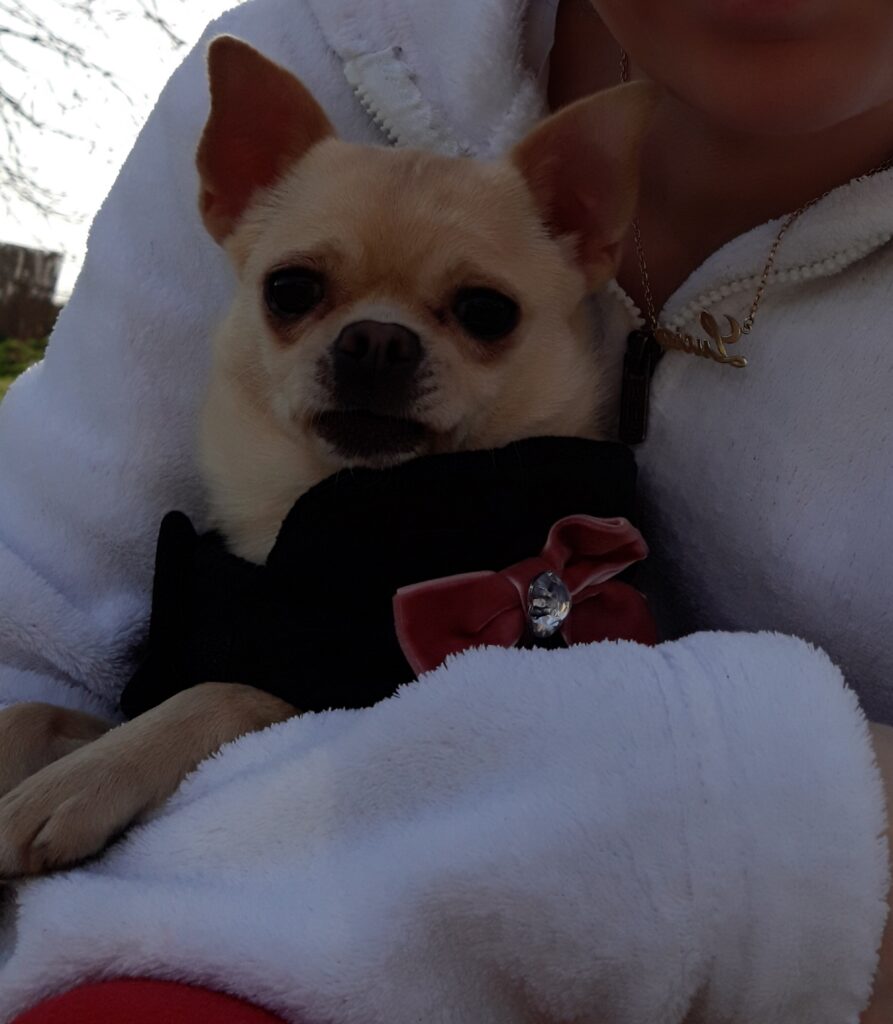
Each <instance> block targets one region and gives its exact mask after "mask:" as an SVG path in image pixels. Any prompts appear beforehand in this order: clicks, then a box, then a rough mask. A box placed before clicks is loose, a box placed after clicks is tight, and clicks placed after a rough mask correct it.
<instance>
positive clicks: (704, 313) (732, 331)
mask: <svg viewBox="0 0 893 1024" xmlns="http://www.w3.org/2000/svg"><path fill="white" fill-rule="evenodd" d="M587 6H588V4H587ZM620 77H621V81H623V82H628V81H629V56H628V55H627V53H626V51H625V50H621V57H620ZM891 166H893V157H890V158H888V159H887V160H885V161H884V162H883V163H882V164H879V165H878V166H877V167H873V168H872V169H871V170H870V171H866V172H865V173H864V174H860V175H858V176H857V177H855V178H852V179H851V183H855V182H859V181H862V180H864V179H865V178H870V177H871V176H872V175H874V174H878V173H880V172H881V171H885V170H888V169H889V168H890V167H891ZM836 187H837V186H835V188H836ZM833 191H834V189H833V188H831V189H828V190H827V191H826V192H823V193H822V194H821V195H820V196H816V197H815V198H814V199H810V200H809V202H807V203H804V204H803V205H802V206H799V207H798V208H797V209H796V210H794V212H793V213H789V214H788V216H787V217H785V219H784V221H782V225H781V227H780V228H779V230H778V234H777V235H776V236H775V239H774V240H773V242H772V245H771V246H770V248H769V253H768V255H767V256H766V262H765V264H764V266H763V271H762V273H761V274H760V280H759V283H758V284H757V290H756V294H755V295H754V298H753V302H752V303H751V305H750V310H749V312H748V314H747V316H746V317H745V318H744V320H743V321H741V322H740V323H739V322H738V320H736V319H735V317H733V316H729V315H728V314H723V315H724V317H725V320H726V321H727V323H728V331H727V333H725V334H724V333H723V329H722V328H721V327H720V325H719V323H718V322H717V320H716V318H715V317H714V316H713V315H712V314H711V313H710V312H709V311H708V310H706V309H702V310H701V314H700V316H699V318H698V321H699V323H700V325H701V329H702V330H703V332H704V335H705V336H704V337H697V336H695V335H693V334H687V333H685V332H683V331H681V330H672V329H670V328H669V327H661V326H660V323H659V321H658V318H657V313H656V311H655V308H654V296H653V295H652V292H651V279H650V277H649V275H648V263H647V261H646V259H645V249H644V247H643V245H642V231H641V228H640V226H639V220H638V218H636V219H635V220H634V221H633V225H632V228H633V241H634V243H635V247H636V257H637V259H638V263H639V274H640V276H641V279H642V290H643V291H644V293H645V311H646V313H647V315H648V326H647V327H644V328H642V327H640V328H638V329H637V330H635V331H633V332H632V334H630V336H629V338H628V339H627V346H626V355H625V357H624V361H623V386H622V391H621V399H620V424H619V435H620V440H621V441H624V442H625V443H626V444H639V443H640V442H642V441H644V440H645V434H646V432H647V427H648V399H649V392H650V389H651V387H650V386H651V377H652V376H653V374H654V370H655V368H656V367H657V364H658V362H659V360H660V359H661V357H662V356H663V354H664V352H665V351H667V349H675V350H676V351H679V352H685V353H689V354H691V355H696V356H701V357H702V358H704V359H711V360H713V361H714V362H716V363H721V364H723V365H724V366H731V367H734V368H735V369H742V370H743V369H744V368H745V367H746V366H747V358H746V357H745V356H739V355H732V354H731V353H730V352H729V350H728V347H727V346H729V345H734V344H737V342H738V341H740V340H741V337H742V335H747V334H750V332H751V330H752V329H753V325H754V321H755V320H756V316H757V311H758V310H759V308H760V303H761V302H762V301H763V293H764V292H765V291H766V285H767V283H768V281H769V275H770V274H771V273H772V268H773V267H774V266H775V257H776V256H777V254H778V249H779V246H780V245H781V242H782V239H783V238H784V236H785V235H786V234H787V233H788V231H789V229H790V228H791V227H792V226H793V224H794V223H795V222H796V221H797V220H799V219H800V217H802V216H803V214H804V213H806V211H807V210H809V209H811V208H812V207H813V206H815V205H816V204H817V203H819V202H821V201H822V200H823V199H824V198H825V197H826V196H828V195H830V194H831V192H833Z"/></svg>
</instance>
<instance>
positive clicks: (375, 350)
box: [314, 320, 428, 460]
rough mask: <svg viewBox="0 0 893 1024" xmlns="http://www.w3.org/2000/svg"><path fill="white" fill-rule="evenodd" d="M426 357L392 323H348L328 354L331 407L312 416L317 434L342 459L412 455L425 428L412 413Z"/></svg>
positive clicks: (418, 343)
mask: <svg viewBox="0 0 893 1024" xmlns="http://www.w3.org/2000/svg"><path fill="white" fill-rule="evenodd" d="M423 358H424V349H423V347H422V343H421V340H420V339H419V336H418V335H417V334H416V333H415V331H412V330H410V329H409V328H408V327H404V326H403V325H402V324H396V323H380V322H378V321H376V320H360V321H357V322H356V323H352V324H348V326H347V327H345V328H344V330H342V331H341V333H340V334H339V335H338V337H337V338H336V339H335V341H334V343H333V345H332V349H331V367H332V377H331V379H332V397H333V398H334V401H335V408H334V409H331V410H327V411H326V412H323V413H321V414H320V415H319V416H317V417H315V419H314V425H315V428H316V431H317V433H318V434H319V435H320V437H322V438H323V439H324V440H325V441H327V442H328V443H329V444H330V445H332V447H333V448H334V449H335V450H336V451H337V452H339V454H341V455H343V456H346V457H354V458H359V459H363V460H367V459H373V460H374V459H376V458H379V457H382V456H384V457H388V456H399V455H405V454H409V453H413V452H416V451H418V450H419V448H420V447H421V446H422V444H423V442H424V440H425V438H426V436H427V435H428V429H427V428H426V427H425V426H424V425H423V424H422V423H419V422H418V421H417V420H414V419H412V418H411V416H410V413H411V410H412V406H413V403H414V401H415V400H416V399H417V398H418V395H419V391H420V388H419V379H420V370H421V366H422V362H423Z"/></svg>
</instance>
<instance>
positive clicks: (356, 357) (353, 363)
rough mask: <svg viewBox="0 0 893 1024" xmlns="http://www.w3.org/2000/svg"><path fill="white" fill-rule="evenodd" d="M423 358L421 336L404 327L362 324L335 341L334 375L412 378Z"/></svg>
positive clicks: (367, 321) (368, 322)
mask: <svg viewBox="0 0 893 1024" xmlns="http://www.w3.org/2000/svg"><path fill="white" fill-rule="evenodd" d="M421 356H422V343H421V342H420V341H419V336H418V335H417V334H416V333H415V332H414V331H411V330H409V328H408V327H404V326H403V325H402V324H383V323H379V322H378V321H377V320H360V321H358V322H357V323H355V324H348V326H347V327H345V328H344V330H343V331H342V332H341V333H340V334H339V335H338V337H337V338H336V339H335V371H336V373H338V374H346V375H348V376H349V377H373V376H374V377H381V378H382V379H384V378H385V377H400V376H409V375H411V374H412V373H413V371H414V370H415V368H416V366H418V364H419V361H420V359H421Z"/></svg>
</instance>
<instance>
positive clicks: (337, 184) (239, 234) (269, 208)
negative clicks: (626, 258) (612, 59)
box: [0, 39, 654, 877]
mask: <svg viewBox="0 0 893 1024" xmlns="http://www.w3.org/2000/svg"><path fill="white" fill-rule="evenodd" d="M209 65H210V71H211V92H212V113H211V116H210V118H209V121H208V125H207V126H206V129H205V133H204V135H203V137H202V141H201V145H200V147H199V154H198V166H199V170H200V174H201V190H200V208H201V211H202V215H203V217H204V219H205V223H206V226H207V227H208V230H209V232H210V233H211V234H212V235H213V237H214V238H216V239H217V240H218V241H220V242H221V243H222V244H224V246H225V248H226V250H227V252H228V253H229V255H230V257H231V260H232V263H233V266H234V268H235V271H236V275H237V279H238V283H237V289H236V295H235V299H234V302H233V305H232V308H231V309H230V312H229V314H228V316H227V317H226V319H225V321H224V323H223V324H222V326H221V328H220V330H219V331H218V333H217V337H216V339H215V344H214V360H213V369H212V374H211V381H210V386H209V390H208V396H207V401H206V404H205V407H204V410H203V413H202V419H201V444H200V448H201V463H202V472H203V475H204V478H205V482H206V484H207V488H208V494H209V497H210V506H211V512H212V518H213V521H214V525H215V526H217V527H218V528H219V529H221V530H222V532H223V533H224V535H225V536H226V537H227V540H228V543H229V546H230V548H231V549H232V550H233V551H234V552H235V553H237V554H239V555H241V556H242V557H244V558H247V559H250V560H253V561H256V562H262V561H263V560H264V559H265V557H266V555H267V554H268V552H269V550H270V548H271V547H272V545H273V542H274V540H275V538H276V534H277V532H278V529H279V526H280V524H281V523H282V521H283V519H284V518H285V515H286V513H287V512H288V510H289V509H290V508H291V506H292V505H293V504H294V502H295V501H296V500H297V498H298V497H300V495H301V494H302V493H303V492H304V491H306V490H307V489H308V488H309V487H311V486H312V485H313V484H315V483H317V482H319V481H320V480H322V479H324V478H325V477H327V476H329V475H331V474H332V473H334V472H336V471H337V470H339V469H341V468H343V467H344V466H345V465H349V464H350V465H353V464H357V463H358V462H359V461H360V460H358V459H356V458H345V457H344V456H342V455H339V454H338V452H337V451H336V450H335V449H334V448H333V447H332V446H331V445H330V444H328V443H327V442H326V441H324V440H323V439H322V437H321V436H320V435H319V434H318V433H317V431H316V429H315V423H316V420H317V417H318V416H319V415H320V414H321V413H324V412H326V411H327V410H329V409H331V407H332V403H333V395H332V392H331V387H330V384H329V383H328V382H327V375H326V367H327V365H328V363H327V360H328V359H329V357H330V350H331V346H332V344H333V341H334V339H336V338H337V337H338V335H339V332H340V331H341V330H342V328H344V327H346V326H347V325H348V324H351V323H355V322H357V321H361V320H376V321H379V322H385V323H397V324H400V325H403V326H404V327H405V328H408V329H410V330H412V331H414V332H415V333H416V334H417V335H418V336H419V338H420V339H422V342H423V346H424V353H425V362H424V370H425V374H426V376H425V389H424V392H423V393H422V394H421V395H420V396H419V397H417V398H416V399H415V406H414V408H412V409H411V410H410V411H409V415H410V418H411V419H413V420H415V421H416V422H418V423H422V424H424V425H425V427H427V428H428V429H427V433H426V434H425V440H424V441H423V442H420V444H419V446H418V447H417V448H416V449H415V450H413V451H410V452H401V453H400V454H399V455H394V454H386V453H384V454H380V455H371V456H368V457H366V458H365V460H364V461H365V463H366V464H368V465H376V466H384V465H389V464H392V463H394V462H396V461H400V460H403V459H406V458H411V457H413V456H415V455H420V454H424V453H426V452H438V451H458V450H463V449H486V448H493V447H499V446H502V445H505V444H507V443H509V442H511V441H514V440H518V439H520V438H523V437H528V436H533V435H544V434H553V435H565V436H581V437H597V436H599V434H600V432H601V431H602V429H603V424H602V423H601V422H600V410H601V409H602V408H603V407H604V400H603V398H604V395H603V389H604V387H605V385H604V381H603V380H602V379H601V378H600V375H599V370H598V366H597V363H596V360H595V356H594V353H593V352H592V350H591V347H590V340H589V339H590V325H589V324H588V323H587V318H586V301H585V300H586V297H587V295H588V293H589V292H590V291H591V290H592V289H593V288H595V287H597V286H598V285H600V284H602V283H604V282H605V281H606V280H607V279H608V278H609V276H610V275H611V274H612V272H613V270H614V267H615V263H616V258H617V251H618V244H619V240H620V239H621V238H622V237H623V234H624V232H625V230H626V228H627V227H628V222H629V220H630V218H631V217H632V214H633V210H634V206H635V197H636V174H635V166H636V162H637V157H638V151H639V147H640V142H641V138H642V135H643V133H644V128H645V124H646V121H647V118H648V113H649V111H650V108H651V106H652V104H653V101H654V95H653V91H652V90H651V89H650V88H649V87H648V86H643V85H632V86H625V87H622V88H621V89H618V90H613V91H612V92H611V93H610V94H605V95H601V96H599V97H594V98H593V99H591V100H584V101H581V102H579V103H577V104H574V105H573V106H572V107H570V108H568V109H567V110H566V111H563V112H561V113H559V114H557V115H555V116H554V117H553V118H550V119H549V120H547V121H546V122H544V124H543V125H541V126H540V127H538V128H537V129H536V130H535V131H534V132H533V133H531V135H530V136H528V138H527V139H525V140H523V141H522V142H521V143H520V144H519V146H518V147H517V148H516V149H515V151H514V152H513V153H512V154H510V155H509V157H508V158H507V159H505V160H504V161H501V162H496V163H490V164H484V163H479V162H474V161H471V160H461V159H452V158H447V157H442V156H436V155H433V154H428V153H422V152H417V151H410V150H403V151H395V150H386V149H381V148H372V147H363V146H356V145H351V144H348V143H345V142H342V141H339V140H337V139H335V138H333V137H332V133H331V126H330V124H329V122H328V119H327V118H326V116H325V114H324V113H323V112H322V111H321V110H320V108H319V107H318V105H317V104H316V102H315V101H314V100H313V98H312V97H311V96H310V94H309V93H308V92H307V90H306V89H305V88H304V87H303V86H302V85H300V83H298V82H297V81H296V80H295V79H294V78H293V77H292V76H291V75H289V74H288V72H286V71H284V69H282V68H279V67H277V66H276V65H274V64H272V63H271V62H269V61H267V60H266V59H265V58H263V57H261V56H260V55H259V54H257V53H255V51H253V50H252V49H251V48H250V47H248V46H246V44H244V43H240V42H238V41H237V40H232V39H222V40H217V41H215V42H214V43H212V46H211V54H210V62H209ZM271 94H275V96H276V101H275V110H274V114H275V116H263V117H254V116H252V111H256V110H258V109H261V108H263V109H267V107H265V104H267V103H268V101H269V100H270V95H271ZM233 139H235V140H237V142H238V147H237V150H238V155H237V156H234V155H233V154H234V149H233V146H232V145H231V143H232V140H233ZM294 265H301V266H311V267H313V268H314V269H315V270H317V271H319V272H321V273H323V274H324V275H325V279H326V297H325V300H324V301H323V302H322V303H321V305H320V306H319V307H318V308H316V309H314V310H313V311H312V312H311V313H309V314H308V315H307V316H305V317H303V318H301V319H299V320H297V321H296V322H293V323H290V324H289V325H287V326H286V325H283V323H282V322H277V321H276V320H275V318H271V317H270V316H269V314H268V312H267V311H266V310H265V307H264V302H263V282H264V280H265V278H266V277H267V275H268V274H269V273H270V272H271V271H272V270H274V269H276V268H280V267H283V266H294ZM469 287H475V288H478V287H486V288H495V289H497V290H498V291H500V292H502V293H504V294H506V295H508V296H510V297H511V298H513V299H514V300H515V301H516V302H517V303H518V304H519V305H520V307H521V319H520V321H519V324H518V326H517V328H516V329H515V330H514V331H513V332H512V333H511V334H510V335H509V336H507V337H506V338H504V339H502V340H500V341H499V342H497V343H494V344H483V343H481V342H479V341H476V340H475V339H474V338H472V337H470V336H469V335H468V334H467V333H465V332H464V331H463V329H462V328H461V326H460V325H459V324H458V323H457V322H455V318H454V317H453V316H452V314H451V304H452V302H453V297H454V296H455V295H456V293H457V291H458V290H459V289H460V288H469ZM14 710H18V713H19V714H20V716H22V721H24V720H26V719H27V717H28V712H27V711H25V710H19V709H14ZM296 713H297V711H296V709H294V708H292V707H291V706H290V705H288V704H285V703H284V702H283V701H280V700H278V699H277V698H273V697H271V696H269V695H268V694H265V693H263V692H262V691H258V690H254V689H252V688H251V687H247V686H238V685H235V684H213V683H206V684H204V685H203V686H198V687H194V688H193V689H191V690H188V691H185V692H183V693H181V694H178V695H177V696H176V697H173V698H171V699H170V700H168V701H166V702H165V703H163V704H161V705H160V706H158V707H157V708H155V709H153V710H152V711H150V712H148V713H146V714H144V715H141V716H140V717H139V718H137V719H135V720H134V721H132V722H129V723H127V724H125V725H122V726H119V727H118V728H116V729H113V730H111V731H110V732H108V733H106V735H104V736H102V737H101V738H100V739H98V740H96V741H95V742H94V743H92V744H90V745H89V746H85V747H83V748H82V749H79V750H76V751H75V752H74V753H70V754H68V756H65V757H63V758H62V759H61V760H58V761H55V763H49V762H51V761H53V760H54V758H56V757H59V756H60V755H61V753H62V752H64V751H63V749H62V746H61V745H60V740H58V739H55V740H46V739H45V738H44V739H40V738H39V737H34V735H33V730H32V732H28V733H27V734H26V733H24V732H23V733H22V734H21V736H20V738H19V739H18V740H17V745H16V747H15V749H14V750H13V751H12V753H11V755H9V757H7V755H6V751H5V750H4V758H6V759H7V760H9V761H10V762H11V763H12V764H13V767H12V769H11V771H12V775H11V776H10V777H11V779H12V781H13V784H14V783H15V781H17V779H18V778H21V777H23V776H26V775H29V774H30V772H32V771H35V770H36V769H37V768H40V770H39V771H37V773H36V774H34V775H33V776H32V777H31V778H28V779H27V780H26V781H25V782H23V783H22V784H21V785H20V786H18V788H17V789H15V790H14V791H13V792H12V793H10V794H9V795H8V796H7V797H6V798H5V799H3V800H0V877H3V876H7V877H9V876H13V875H21V874H26V873H35V872H39V871H45V870H48V869H50V868H53V867H58V866H63V865H65V864H69V863H72V862H73V861H76V860H78V859H80V858H83V857H86V856H90V855H91V854H94V853H96V852H97V851H98V850H100V849H101V848H102V847H103V845H104V844H105V843H106V842H108V840H109V839H110V838H112V837H113V836H114V835H116V834H117V833H118V832H120V831H121V830H122V829H123V828H125V827H126V826H127V825H128V824H129V823H130V822H132V821H134V820H137V819H138V818H139V817H140V816H141V815H143V814H145V813H146V812H147V811H148V810H151V809H152V808H153V807H156V806H158V804H159V803H160V802H162V801H163V800H164V799H166V797H167V796H169V795H170V794H171V793H172V792H173V791H174V789H176V787H177V785H178V784H179V782H180V781H181V779H182V778H183V776H184V775H185V774H186V773H187V772H189V771H191V770H192V769H193V768H194V767H195V765H196V764H197V763H198V762H199V761H200V760H202V759H203V758H205V757H207V756H208V755H209V754H211V753H213V751H215V750H216V749H217V748H218V747H219V746H220V745H221V744H222V743H225V742H227V741H229V740H231V739H234V738H235V737H236V736H239V735H241V734H242V733H245V732H249V731H252V730H255V729H259V728H262V727H263V726H265V725H268V724H270V723H272V722H276V721H280V720H282V719H284V718H287V717H288V716H289V715H292V714H296ZM11 714H12V712H8V711H7V712H5V713H4V714H3V715H0V739H2V735H3V728H4V722H6V723H12V719H10V718H5V717H4V716H9V715H11ZM66 714H68V713H66ZM37 718H38V719H39V718H40V716H39V715H38V716H37ZM81 724H82V725H83V723H81ZM6 727H7V728H14V727H15V726H14V725H13V724H9V725H7V726H6ZM35 728H36V727H35ZM85 728H86V729H87V732H89V728H90V727H89V725H87V726H86V727H85ZM37 731H38V732H39V728H38V729H37ZM43 765H46V767H42V766H43ZM2 779H3V776H2V775H0V783H2Z"/></svg>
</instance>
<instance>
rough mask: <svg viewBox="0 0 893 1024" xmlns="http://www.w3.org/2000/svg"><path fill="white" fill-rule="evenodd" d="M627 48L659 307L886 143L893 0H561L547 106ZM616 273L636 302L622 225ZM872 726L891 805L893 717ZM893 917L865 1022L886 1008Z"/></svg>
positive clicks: (609, 69)
mask: <svg viewBox="0 0 893 1024" xmlns="http://www.w3.org/2000/svg"><path fill="white" fill-rule="evenodd" d="M621 48H622V49H623V50H625V51H626V52H627V53H628V54H629V58H630V67H631V73H632V77H634V78H635V77H645V78H649V79H651V80H653V81H655V82H658V83H659V84H660V85H662V86H663V87H664V88H665V89H666V95H665V97H664V100H663V101H662V103H661V105H660V106H659V107H658V110H657V113H656V116H655V120H654V128H653V131H652V133H651V136H650V138H649V141H648V143H647V144H646V149H645V154H644V158H643V170H642V174H643V179H642V191H641V202H640V210H639V222H640V225H641V229H642V237H643V243H644V246H645V251H646V254H647V261H648V270H649V277H650V282H651V289H652V292H653V294H654V300H655V311H656V312H658V313H659V311H660V309H661V308H662V306H663V305H664V303H665V302H666V300H667V299H668V298H669V297H670V295H672V293H673V292H674V291H675V290H676V289H677V288H678V287H679V285H680V284H682V282H683V281H684V280H685V279H686V278H687V277H688V276H689V275H690V274H691V273H692V272H693V271H694V270H696V269H697V268H698V267H699V266H700V265H701V264H702V263H703V262H704V260H705V259H706V258H707V257H708V256H709V255H710V254H711V253H713V252H715V251H716V250H717V249H718V248H719V247H720V246H721V245H723V244H724V243H725V242H727V241H729V240H731V239H732V238H735V237H736V236H738V235H740V234H742V233H743V232H745V231H747V230H749V229H751V228H753V227H755V226H757V225H759V224H763V223H765V222H766V221H767V220H770V219H773V218H776V217H780V216H782V215H784V214H785V213H788V212H791V211H793V210H795V209H797V208H798V207H800V206H801V205H802V204H804V203H806V202H809V200H811V199H814V198H816V197H817V196H820V195H822V194H823V193H824V192H826V191H827V190H828V189H830V188H834V187H835V186H837V185H841V184H843V183H844V182H846V181H849V180H850V179H851V178H853V177H855V176H857V175H860V174H864V173H866V172H868V171H870V170H872V169H873V168H875V167H877V166H879V165H880V164H883V163H885V162H886V161H887V160H888V159H889V158H890V157H891V156H893V0H673V2H672V3H668V2H667V0H562V2H561V4H560V6H559V11H558V25H557V31H556V39H555V45H554V48H553V50H552V54H551V63H550V82H549V96H550V101H551V103H552V106H553V107H560V106H563V105H564V104H566V103H569V102H571V101H573V100H574V99H576V98H578V97H580V96H583V95H586V94H587V93H589V92H593V91H595V90H597V89H602V88H605V87H607V86H610V85H614V84H616V83H617V82H618V81H619V79H620V69H621V65H620V53H621ZM730 197H734V201H732V200H731V199H730ZM618 280H619V282H620V284H621V285H622V286H623V287H624V289H625V290H626V291H627V293H628V294H630V295H631V296H632V297H633V298H634V299H635V300H636V302H637V304H638V305H639V307H640V308H642V309H645V308H646V306H645V296H644V289H643V287H642V281H641V273H640V270H639V265H638V259H637V256H636V252H635V248H634V246H633V243H632V239H631V238H630V239H627V244H626V247H625V250H624V253H623V257H622V261H621V265H620V270H619V273H618ZM870 730H871V741H872V744H873V746H874V750H875V754H876V756H877V761H878V766H879V768H880V770H881V775H882V778H883V781H884V786H885V790H886V796H887V806H888V818H893V729H891V728H889V727H887V726H882V725H872V726H871V727H870ZM891 836H893V828H891V829H890V830H888V842H889V840H890V837H891ZM888 902H891V903H893V896H891V897H888ZM891 918H893V914H891V915H890V916H889V917H888V922H887V928H886V931H885V934H884V939H883V943H882V946H881V951H880V960H879V966H878V971H877V974H876V977H875V983H874V992H873V996H872V1000H871V1004H870V1005H869V1007H868V1008H867V1009H866V1010H865V1012H864V1014H863V1016H862V1024H889V1022H890V1021H891V1020H893V920H891Z"/></svg>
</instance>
